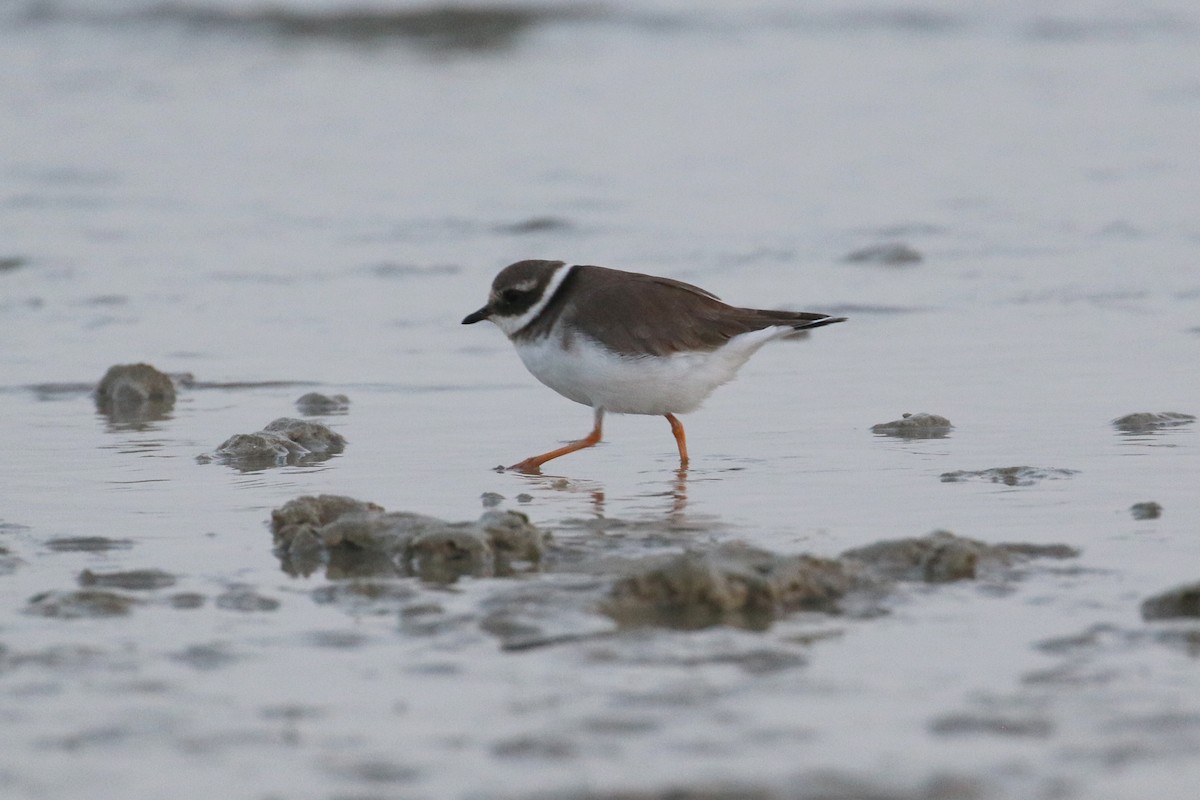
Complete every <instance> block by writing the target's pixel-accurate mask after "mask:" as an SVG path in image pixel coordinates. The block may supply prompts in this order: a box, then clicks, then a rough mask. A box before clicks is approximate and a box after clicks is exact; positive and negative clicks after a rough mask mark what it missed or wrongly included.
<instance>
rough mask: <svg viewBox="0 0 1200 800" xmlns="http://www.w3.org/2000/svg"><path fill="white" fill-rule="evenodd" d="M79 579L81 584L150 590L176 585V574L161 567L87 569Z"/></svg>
mask: <svg viewBox="0 0 1200 800" xmlns="http://www.w3.org/2000/svg"><path fill="white" fill-rule="evenodd" d="M78 581H79V585H80V586H103V587H105V588H108V589H127V590H130V591H150V590H152V589H162V588H165V587H167V586H174V585H175V576H174V575H171V574H170V573H168V572H163V571H162V570H161V569H131V570H127V571H125V572H92V571H91V570H90V569H85V570H84V571H83V572H81V573H79V578H78Z"/></svg>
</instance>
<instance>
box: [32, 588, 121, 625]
mask: <svg viewBox="0 0 1200 800" xmlns="http://www.w3.org/2000/svg"><path fill="white" fill-rule="evenodd" d="M137 602H138V601H137V600H135V599H134V598H132V597H129V596H128V595H123V594H118V593H117V592H109V591H105V590H103V589H80V590H79V591H74V592H42V593H41V594H37V595H34V596H33V597H31V598H29V605H28V607H26V609H25V610H26V612H27V613H29V614H36V615H38V616H42V617H57V618H58V619H81V618H83V617H119V616H124V615H125V614H128V613H129V611H130V609H132V608H133V606H134V605H136V604H137Z"/></svg>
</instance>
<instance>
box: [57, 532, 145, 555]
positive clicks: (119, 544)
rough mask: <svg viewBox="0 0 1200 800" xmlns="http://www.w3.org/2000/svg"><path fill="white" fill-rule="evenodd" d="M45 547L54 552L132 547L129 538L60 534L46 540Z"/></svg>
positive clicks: (96, 550)
mask: <svg viewBox="0 0 1200 800" xmlns="http://www.w3.org/2000/svg"><path fill="white" fill-rule="evenodd" d="M46 547H48V548H50V549H51V550H53V551H54V552H56V553H103V552H106V551H108V550H128V549H129V548H131V547H133V542H132V541H130V540H129V539H109V538H108V537H107V536H62V537H60V538H58V539H51V540H50V541H48V542H46Z"/></svg>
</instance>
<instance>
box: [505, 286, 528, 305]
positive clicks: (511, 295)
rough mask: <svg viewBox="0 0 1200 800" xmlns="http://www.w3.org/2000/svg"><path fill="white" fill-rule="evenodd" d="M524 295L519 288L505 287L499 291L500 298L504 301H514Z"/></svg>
mask: <svg viewBox="0 0 1200 800" xmlns="http://www.w3.org/2000/svg"><path fill="white" fill-rule="evenodd" d="M524 296H525V293H524V292H522V291H521V290H520V289H505V290H504V291H503V292H501V293H500V299H501V300H503V301H504V302H506V303H515V302H517V301H518V300H520V299H521V298H522V297H524Z"/></svg>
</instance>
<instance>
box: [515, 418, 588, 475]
mask: <svg viewBox="0 0 1200 800" xmlns="http://www.w3.org/2000/svg"><path fill="white" fill-rule="evenodd" d="M603 420H604V409H602V408H597V409H596V424H595V426H594V427H593V428H592V432H591V433H589V434H588V435H587V436H585V437H583V438H582V439H580V440H579V441H577V442H571V443H570V444H568V445H566V446H564V447H560V448H558V449H557V450H551V451H550V452H549V453H542V454H541V455H540V456H530V457H529V458H527V459H525V460H524V461H522V462H520V463H518V464H513V465H512V466H511V467H509V469H511V470H513V471H515V472H524V473H525V474H526V475H539V474H541V471H542V464H545V463H546V462H547V461H551V460H553V459H555V458H558V457H559V456H565V455H566V454H567V453H574V452H575V451H576V450H583V449H584V448H587V447H594V446H595V445H596V444H597V443H599V441H600V423H601V422H602V421H603Z"/></svg>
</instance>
